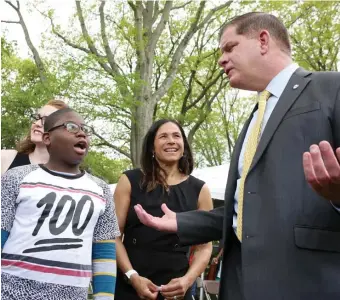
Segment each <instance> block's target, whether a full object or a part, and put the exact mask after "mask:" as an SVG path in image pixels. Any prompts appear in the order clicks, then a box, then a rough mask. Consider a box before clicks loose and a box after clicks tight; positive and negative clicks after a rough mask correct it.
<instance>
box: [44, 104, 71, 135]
mask: <svg viewBox="0 0 340 300" xmlns="http://www.w3.org/2000/svg"><path fill="white" fill-rule="evenodd" d="M68 112H75V111H74V110H73V109H72V108H70V107H66V108H62V109H59V110H56V111H55V112H53V113H51V114H50V115H49V116H48V117H46V119H45V122H44V131H45V132H48V131H49V130H50V129H51V128H52V127H53V126H54V125H55V124H56V123H57V122H58V120H59V119H60V117H61V116H62V115H64V114H66V113H68Z"/></svg>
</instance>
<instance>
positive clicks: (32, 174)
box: [1, 108, 120, 300]
mask: <svg viewBox="0 0 340 300" xmlns="http://www.w3.org/2000/svg"><path fill="white" fill-rule="evenodd" d="M91 133H92V128H91V127H90V126H87V125H85V124H84V121H83V119H82V117H81V116H80V115H79V114H77V113H76V112H75V111H73V110H72V109H70V108H66V109H61V110H58V111H56V112H54V113H52V114H51V115H50V116H48V117H47V118H46V119H45V122H44V134H43V142H44V144H45V145H46V147H47V149H48V152H49V154H50V159H49V161H48V162H47V163H46V164H45V165H28V166H22V167H17V168H14V169H12V170H9V171H8V172H7V173H6V174H5V175H4V176H3V177H2V180H1V198H2V201H1V246H2V261H1V264H2V275H1V298H2V299H18V300H19V299H20V300H21V299H28V300H29V299H35V300H39V299H41V300H43V299H44V300H66V299H70V300H71V299H72V300H78V299H79V300H84V299H86V298H87V291H88V286H89V282H90V278H91V277H92V276H93V290H94V299H97V300H101V299H103V300H104V299H113V298H114V288H115V277H116V249H115V241H114V239H115V237H116V236H118V235H119V234H120V233H119V227H118V223H117V218H116V214H115V208H114V203H113V197H112V194H111V192H110V188H109V186H108V185H107V184H106V183H105V182H103V181H102V180H100V179H98V178H96V177H94V176H92V175H90V174H88V173H86V172H81V171H80V170H79V164H80V163H81V162H82V160H83V159H84V158H85V156H86V154H87V151H88V148H89V143H90V140H89V136H90V135H91ZM91 260H92V261H91Z"/></svg>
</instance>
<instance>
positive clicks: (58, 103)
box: [16, 99, 68, 154]
mask: <svg viewBox="0 0 340 300" xmlns="http://www.w3.org/2000/svg"><path fill="white" fill-rule="evenodd" d="M47 105H48V106H53V107H54V108H56V109H57V110H59V109H62V108H67V107H68V105H67V104H66V103H65V102H64V101H62V100H56V99H53V100H50V101H48V102H47V103H46V104H45V105H44V106H47ZM16 149H17V151H18V153H25V154H30V153H32V152H33V151H34V149H35V144H34V143H33V142H32V141H31V130H29V132H28V134H27V136H26V138H24V139H23V140H22V141H19V142H18V143H17V145H16Z"/></svg>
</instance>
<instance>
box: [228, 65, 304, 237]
mask: <svg viewBox="0 0 340 300" xmlns="http://www.w3.org/2000/svg"><path fill="white" fill-rule="evenodd" d="M298 67H299V66H298V65H296V64H290V65H289V66H288V67H286V68H284V69H283V70H282V71H281V72H280V73H279V74H277V75H276V76H275V77H274V78H273V79H272V80H271V81H270V82H269V84H268V86H267V87H266V90H267V91H268V92H270V93H271V96H270V97H269V99H268V101H267V105H266V110H265V112H264V116H263V123H262V128H261V133H260V134H261V136H262V133H263V130H264V128H265V127H266V125H267V122H268V120H269V117H270V115H271V114H272V112H273V110H274V107H275V105H276V104H277V102H278V101H279V98H280V96H281V94H282V92H283V90H284V89H285V87H286V85H287V83H288V81H289V79H290V77H291V76H292V75H293V73H294V72H295V71H296V69H297V68H298ZM257 113H258V112H257V111H255V112H254V114H253V118H252V119H251V121H250V124H249V127H248V129H247V134H246V137H245V139H244V141H243V145H242V149H241V154H240V157H239V160H238V173H239V175H241V174H242V171H243V158H244V151H245V148H246V141H247V140H248V137H249V134H250V132H251V129H252V128H253V126H254V125H255V121H256V118H257ZM301 155H302V153H301ZM240 181H241V179H240V178H239V179H237V186H236V191H235V196H234V199H235V202H234V216H233V228H234V230H235V233H236V227H237V211H238V192H239V188H240Z"/></svg>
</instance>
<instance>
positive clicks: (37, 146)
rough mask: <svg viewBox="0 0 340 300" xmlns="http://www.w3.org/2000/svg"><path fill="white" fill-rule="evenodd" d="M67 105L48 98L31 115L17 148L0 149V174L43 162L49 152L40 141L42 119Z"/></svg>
mask: <svg viewBox="0 0 340 300" xmlns="http://www.w3.org/2000/svg"><path fill="white" fill-rule="evenodd" d="M66 107H68V106H67V104H66V103H65V102H64V101H61V100H50V101H48V102H47V103H46V105H44V106H43V107H42V108H40V109H39V110H38V111H37V113H34V114H32V115H31V118H32V125H31V128H30V130H29V132H28V134H27V136H26V138H25V139H23V140H22V141H20V142H19V143H18V145H17V149H16V150H14V149H4V150H1V175H2V174H4V173H5V172H6V171H7V170H9V169H12V168H15V167H20V166H24V165H29V164H43V163H46V162H47V161H48V158H49V154H48V152H47V149H46V146H45V144H44V143H43V142H42V133H43V127H44V120H45V118H46V117H47V116H49V115H50V114H51V113H53V112H55V111H56V110H59V109H62V108H66Z"/></svg>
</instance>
